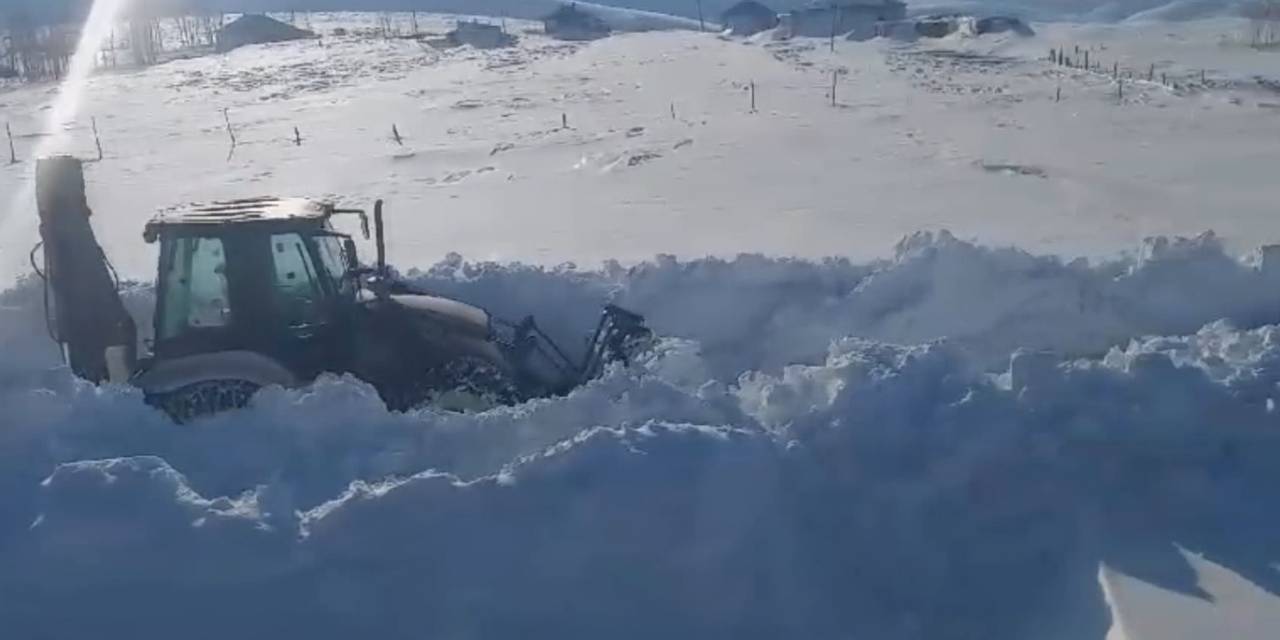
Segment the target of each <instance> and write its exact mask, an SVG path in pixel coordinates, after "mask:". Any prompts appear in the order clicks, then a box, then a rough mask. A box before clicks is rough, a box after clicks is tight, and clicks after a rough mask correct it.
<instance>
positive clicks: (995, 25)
mask: <svg viewBox="0 0 1280 640" xmlns="http://www.w3.org/2000/svg"><path fill="white" fill-rule="evenodd" d="M974 32H976V33H977V34H978V35H985V34H988V33H1006V32H1013V33H1016V34H1018V35H1020V36H1027V37H1030V36H1034V35H1035V34H1036V32H1035V30H1034V29H1032V28H1031V27H1030V26H1029V25H1027V23H1025V22H1023V21H1021V20H1019V19H1017V18H1012V17H1009V16H991V17H989V18H979V19H978V21H977V22H976V23H974Z"/></svg>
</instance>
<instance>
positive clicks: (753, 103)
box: [751, 80, 756, 113]
mask: <svg viewBox="0 0 1280 640" xmlns="http://www.w3.org/2000/svg"><path fill="white" fill-rule="evenodd" d="M755 112H756V81H755V80H752V81H751V113H755Z"/></svg>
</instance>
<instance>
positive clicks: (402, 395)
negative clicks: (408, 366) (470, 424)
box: [390, 358, 521, 412]
mask: <svg viewBox="0 0 1280 640" xmlns="http://www.w3.org/2000/svg"><path fill="white" fill-rule="evenodd" d="M395 396H396V397H395V398H394V399H393V400H392V402H391V403H390V404H391V405H392V408H394V409H399V410H402V411H403V410H409V409H418V408H423V407H432V408H436V409H443V410H445V411H457V412H466V411H485V410H488V409H492V408H494V407H498V406H502V405H513V404H517V403H519V402H520V400H521V398H520V393H519V391H518V390H517V389H516V385H515V383H514V382H513V381H512V380H511V378H510V377H509V376H507V375H506V374H505V373H504V372H503V371H502V370H501V369H499V368H498V367H496V366H494V365H493V364H492V363H489V362H486V361H484V360H481V359H479V358H458V359H456V360H451V361H449V362H447V363H445V364H443V365H440V366H438V367H435V368H433V369H430V370H428V371H426V372H424V373H423V374H422V375H421V376H420V377H419V378H418V379H416V380H412V381H409V384H407V385H406V386H405V387H404V388H403V389H401V390H400V392H399V393H396V394H395Z"/></svg>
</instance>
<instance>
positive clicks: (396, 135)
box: [391, 122, 404, 147]
mask: <svg viewBox="0 0 1280 640" xmlns="http://www.w3.org/2000/svg"><path fill="white" fill-rule="evenodd" d="M391 138H392V139H393V140H395V141H396V144H398V145H400V146H402V147H403V146H404V138H402V137H400V130H399V129H397V128H396V124H395V123H394V122H393V123H391Z"/></svg>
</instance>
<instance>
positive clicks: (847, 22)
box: [781, 0, 907, 39]
mask: <svg viewBox="0 0 1280 640" xmlns="http://www.w3.org/2000/svg"><path fill="white" fill-rule="evenodd" d="M906 17H907V5H906V4H905V3H903V2H899V0H835V1H834V2H830V3H821V2H818V3H814V4H811V5H809V6H807V7H804V8H802V9H796V10H794V11H792V12H790V13H788V14H786V15H784V16H783V17H782V25H781V27H782V28H781V31H782V33H783V35H786V36H805V37H811V38H825V37H830V36H832V35H836V36H848V37H850V38H854V39H859V38H863V37H865V38H871V37H874V36H875V35H876V33H877V31H878V29H877V25H878V24H880V23H883V22H893V21H897V20H904V19H906Z"/></svg>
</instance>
